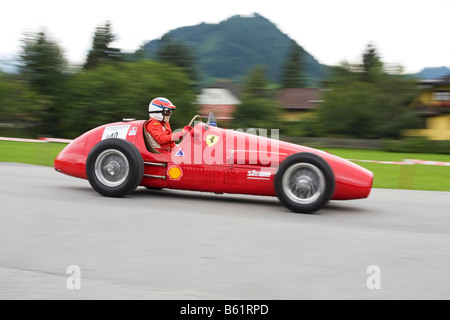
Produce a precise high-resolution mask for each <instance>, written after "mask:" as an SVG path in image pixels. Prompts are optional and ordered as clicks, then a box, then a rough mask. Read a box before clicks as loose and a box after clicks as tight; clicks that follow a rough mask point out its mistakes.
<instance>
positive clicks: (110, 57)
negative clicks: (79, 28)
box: [83, 21, 122, 69]
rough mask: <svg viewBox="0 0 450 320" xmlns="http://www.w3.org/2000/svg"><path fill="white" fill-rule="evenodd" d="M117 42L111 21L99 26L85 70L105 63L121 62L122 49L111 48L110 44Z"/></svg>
mask: <svg viewBox="0 0 450 320" xmlns="http://www.w3.org/2000/svg"><path fill="white" fill-rule="evenodd" d="M115 40H116V36H115V35H114V34H113V33H112V30H111V23H110V22H109V21H107V22H105V24H104V25H100V26H98V27H97V28H96V31H95V34H94V38H93V40H92V49H91V50H90V51H89V54H88V56H87V60H86V63H85V64H84V66H83V68H84V69H92V68H95V67H97V66H98V65H100V64H101V63H103V62H105V61H121V60H122V55H121V53H120V49H118V48H113V47H110V44H111V43H112V42H114V41H115Z"/></svg>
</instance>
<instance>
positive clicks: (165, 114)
mask: <svg viewBox="0 0 450 320" xmlns="http://www.w3.org/2000/svg"><path fill="white" fill-rule="evenodd" d="M162 114H163V115H164V116H171V115H172V110H170V109H163V111H162Z"/></svg>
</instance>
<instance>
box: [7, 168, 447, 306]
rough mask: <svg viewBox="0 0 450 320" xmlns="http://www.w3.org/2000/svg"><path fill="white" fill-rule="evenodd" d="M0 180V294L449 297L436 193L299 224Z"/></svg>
mask: <svg viewBox="0 0 450 320" xmlns="http://www.w3.org/2000/svg"><path fill="white" fill-rule="evenodd" d="M0 177H1V178H0V179H1V184H0V203H1V210H0V218H1V223H0V299H160V300H161V299H164V300H172V299H195V300H197V299H200V300H205V299H219V300H224V299H233V300H235V299H239V300H240V299H251V300H259V299H261V300H265V299H276V300H280V299H283V300H298V299H300V300H303V299H364V300H365V299H449V298H450V193H448V192H427V191H403V190H384V189H374V190H373V191H372V193H371V195H370V197H369V198H368V199H364V200H353V201H342V202H338V201H332V202H330V203H329V205H328V206H327V207H326V208H325V209H323V210H322V211H320V212H318V213H316V214H313V215H305V214H295V213H292V212H290V211H288V210H287V209H285V208H284V207H283V206H282V205H281V204H280V203H279V202H278V200H277V199H276V198H264V197H248V196H237V195H215V194H209V193H194V192H183V191H171V190H162V191H149V190H147V189H145V188H138V189H137V191H136V192H135V193H133V194H132V195H130V196H128V197H126V198H121V199H111V198H106V197H102V196H100V195H98V194H97V193H96V192H95V191H94V190H93V189H92V188H91V187H90V185H89V183H88V182H87V181H85V180H81V179H76V178H72V177H68V176H65V175H63V174H60V173H57V172H55V171H54V170H53V169H52V168H46V167H38V166H31V165H20V164H9V163H1V164H0ZM70 266H75V269H71V268H73V267H70ZM373 266H375V267H373ZM68 268H69V269H68ZM74 270H75V271H74ZM74 287H75V288H74ZM369 287H370V288H372V289H369ZM69 288H72V289H69Z"/></svg>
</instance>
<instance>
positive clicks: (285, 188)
mask: <svg viewBox="0 0 450 320" xmlns="http://www.w3.org/2000/svg"><path fill="white" fill-rule="evenodd" d="M274 184H275V192H276V194H277V197H278V199H279V200H280V202H281V203H282V204H283V205H284V206H285V207H286V208H288V209H290V210H292V211H294V212H297V213H313V212H315V211H317V210H319V209H320V208H322V207H323V206H324V205H325V204H326V203H327V202H328V201H329V200H330V199H331V197H332V196H333V193H334V187H335V180H334V174H333V170H332V169H331V167H330V165H329V164H328V163H327V162H326V161H325V160H324V159H323V158H321V157H319V156H318V155H315V154H313V153H306V152H305V153H297V154H294V155H291V156H289V157H288V158H286V160H284V161H283V162H282V163H281V165H280V167H279V169H278V172H277V174H276V176H275V180H274Z"/></svg>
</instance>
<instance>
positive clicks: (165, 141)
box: [145, 98, 192, 153]
mask: <svg viewBox="0 0 450 320" xmlns="http://www.w3.org/2000/svg"><path fill="white" fill-rule="evenodd" d="M175 109H176V107H175V106H174V105H173V104H172V102H170V100H169V99H166V98H155V99H153V100H152V101H151V102H150V104H149V106H148V114H149V117H150V121H148V122H147V124H146V125H145V129H146V130H147V132H148V133H150V135H151V136H152V137H153V139H154V141H152V145H153V147H154V148H155V149H156V151H158V152H161V153H170V152H172V149H173V148H175V141H179V140H180V139H181V138H182V137H184V136H185V135H186V134H188V133H189V132H190V131H191V130H192V127H191V126H185V127H184V128H183V130H182V131H180V132H176V133H172V129H171V128H170V124H169V120H170V116H171V115H172V111H173V110H175Z"/></svg>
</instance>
